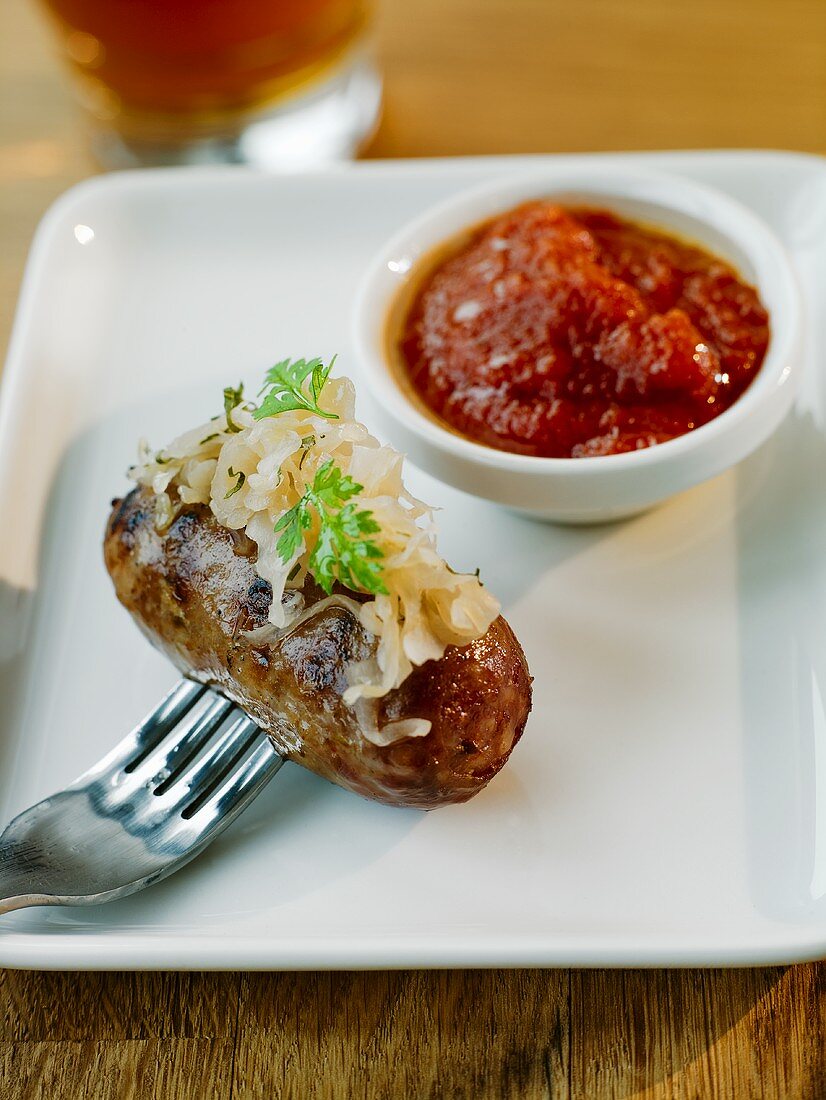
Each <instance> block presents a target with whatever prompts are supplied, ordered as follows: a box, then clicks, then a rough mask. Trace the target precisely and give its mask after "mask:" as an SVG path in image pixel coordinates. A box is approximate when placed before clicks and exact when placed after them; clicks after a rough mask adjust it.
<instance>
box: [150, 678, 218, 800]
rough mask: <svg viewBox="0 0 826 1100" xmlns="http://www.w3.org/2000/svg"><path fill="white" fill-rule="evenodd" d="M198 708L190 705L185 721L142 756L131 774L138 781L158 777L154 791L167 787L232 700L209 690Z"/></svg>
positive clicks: (209, 732)
mask: <svg viewBox="0 0 826 1100" xmlns="http://www.w3.org/2000/svg"><path fill="white" fill-rule="evenodd" d="M198 703H199V705H198V709H197V711H196V710H195V709H193V710H192V711H190V713H189V714H187V715H186V717H185V719H184V721H183V722H182V723H181V725H179V726H178V727H177V729H175V730H174V732H173V733H172V734H171V739H166V738H165V739H164V740H163V741H161V742H160V744H159V745H158V746H157V748H156V749H155V751H154V752H152V753H150V755H149V756H147V757H145V758H144V760H143V761H142V762H141V763H140V764H139V765H138V767H137V768H134V769H132V774H133V775H134V777H135V779H136V780H138V781H145V780H147V779H150V780H153V781H154V779H155V778H157V784H156V785H155V786H154V787H153V790H154V792H155V794H161V793H162V792H163V791H164V790H166V789H168V788H169V787H170V786H171V785H172V783H173V782H174V779H175V777H176V776H178V775H179V774H180V773H181V772H182V771H183V769H184V768H185V767H186V766H187V764H188V763H189V761H190V760H192V758H193V757H194V756H195V755H196V754H197V753H198V751H199V750H200V749H201V748H202V747H203V746H204V745H205V744H207V743H208V741H209V739H210V738H211V737H213V736H214V735H215V733H216V731H217V730H218V729H220V727H221V724H222V723H223V721H224V719H225V718H226V717H227V715H228V714H229V713H230V712H231V711H232V710H233V709H234V704H233V703H231V702H230V700H229V699H226V698H224V696H223V695H215V694H214V693H213V692H210V693H209V694H208V695H207V696H206V697H205V698H204V699H203V700H199V701H198Z"/></svg>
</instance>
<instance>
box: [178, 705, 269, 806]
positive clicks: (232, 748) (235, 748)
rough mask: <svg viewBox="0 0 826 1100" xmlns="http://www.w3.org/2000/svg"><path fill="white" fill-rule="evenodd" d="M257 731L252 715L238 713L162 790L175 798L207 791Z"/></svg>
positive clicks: (242, 752) (183, 797) (244, 748)
mask: <svg viewBox="0 0 826 1100" xmlns="http://www.w3.org/2000/svg"><path fill="white" fill-rule="evenodd" d="M257 732H258V726H257V725H256V724H255V722H254V721H253V720H252V718H249V717H248V716H247V715H246V714H243V713H242V712H238V714H237V716H236V717H234V718H233V720H232V722H231V723H230V724H229V725H228V726H227V727H226V728H225V729H224V730H223V731H222V733H221V735H220V737H218V738H216V740H215V741H214V742H213V743H212V744H211V745H210V746H209V748H208V749H207V750H206V752H204V753H203V755H201V756H199V757H198V758H197V759H196V760H195V761H194V763H193V764H192V766H191V767H190V768H189V769H188V770H186V771H184V772H183V773H182V774H181V775H180V776H179V778H178V779H177V781H176V782H175V783H174V784H170V785H169V787H167V788H166V790H165V793H169V794H173V793H177V795H178V798H179V799H181V800H184V799H185V800H187V801H191V800H192V799H197V798H199V797H200V796H203V795H207V794H209V792H210V791H211V790H212V789H213V788H214V786H215V784H216V783H217V782H220V780H221V779H222V777H223V776H224V774H225V773H226V771H227V770H228V769H229V768H231V767H232V765H233V762H234V761H235V760H236V759H237V758H239V757H241V756H242V755H243V754H244V752H245V751H246V749H247V746H248V744H249V742H250V741H251V740H252V738H253V737H254V736H255V735H256V733H257Z"/></svg>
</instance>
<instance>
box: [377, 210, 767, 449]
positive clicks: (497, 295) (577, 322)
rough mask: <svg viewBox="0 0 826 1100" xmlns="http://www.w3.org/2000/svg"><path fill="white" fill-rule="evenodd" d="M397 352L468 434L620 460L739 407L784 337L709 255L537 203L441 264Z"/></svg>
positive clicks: (508, 445)
mask: <svg viewBox="0 0 826 1100" xmlns="http://www.w3.org/2000/svg"><path fill="white" fill-rule="evenodd" d="M392 339H393V341H394V343H395V344H396V348H395V352H396V354H397V355H398V356H399V357H400V359H401V363H402V366H403V368H404V370H405V371H406V372H407V374H408V375H409V378H410V381H411V382H412V385H413V387H414V389H415V390H416V391H417V393H418V395H419V397H420V398H421V400H422V401H423V402H424V403H425V405H427V406H428V408H429V409H430V410H431V411H432V412H433V413H435V414H436V415H437V416H438V417H439V418H440V419H441V420H442V421H444V422H445V423H446V424H447V425H449V426H450V427H451V428H452V429H454V430H455V431H456V432H458V433H460V434H461V435H464V436H466V437H467V438H469V439H472V440H475V441H477V442H479V443H484V444H487V445H488V446H490V447H496V448H498V449H500V450H504V451H513V452H516V453H519V454H528V455H537V456H543V457H557V458H581V457H587V456H591V455H608V454H619V453H621V452H623V451H633V450H637V449H640V448H643V447H650V446H652V445H654V444H656V443H662V442H664V441H665V440H668V439H673V438H675V437H676V436H680V435H684V434H685V433H686V432H690V431H692V430H693V429H694V428H697V427H699V426H700V425H701V424H705V423H707V422H708V421H709V420H712V419H713V418H714V417H716V416H719V415H720V413H722V412H724V411H725V410H726V409H728V408H729V407H730V406H731V405H732V403H733V402H734V401H736V400H737V398H738V397H739V396H740V395H741V394H742V393H743V391H744V390H745V389H746V388H747V386H748V385H749V384H750V383H751V381H752V379H753V378H754V376H755V374H756V373H757V371H758V369H759V367H760V364H761V363H762V361H763V358H764V356H765V353H766V347H767V344H768V339H769V328H768V317H767V314H766V310H765V309H764V307H763V305H762V304H761V302H760V299H759V298H758V296H757V292H756V291H755V289H754V288H753V287H751V286H749V285H748V284H747V283H745V282H743V280H742V279H740V278H739V276H738V275H737V272H736V271H735V270H734V269H733V268H732V267H731V266H730V265H729V264H727V263H726V262H724V261H723V260H721V259H719V258H718V257H716V256H713V255H711V254H709V253H708V252H706V251H704V250H703V249H701V248H699V247H697V246H694V245H691V244H688V243H685V242H683V241H681V240H678V239H676V238H674V237H671V236H667V235H665V234H664V233H661V232H657V231H655V230H653V229H648V228H644V227H642V226H639V225H635V224H634V223H632V222H629V221H624V220H622V219H621V218H618V217H615V216H614V215H613V214H610V213H608V212H606V211H602V210H590V209H567V208H563V207H561V206H558V205H555V204H553V203H550V202H531V203H526V204H524V205H522V206H519V207H517V208H516V209H514V210H512V211H510V212H508V213H506V214H503V215H502V216H501V217H498V218H496V219H495V220H494V221H492V222H489V223H487V224H486V225H484V226H483V227H481V228H480V229H478V230H476V231H475V232H474V233H473V234H472V235H471V237H470V238H469V239H468V238H465V239H464V241H463V242H462V243H461V244H460V245H458V246H455V247H454V248H452V249H450V250H449V252H448V253H447V255H445V254H444V253H442V256H441V258H440V259H439V260H438V261H437V262H436V263H435V265H430V266H429V267H428V270H427V272H426V273H424V274H423V277H422V278H421V281H419V282H418V283H417V284H416V290H415V295H414V297H413V299H412V302H411V304H410V306H409V308H407V310H406V312H405V314H404V316H403V318H402V320H401V324H400V326H399V329H398V330H397V331H396V332H395V334H393V335H392Z"/></svg>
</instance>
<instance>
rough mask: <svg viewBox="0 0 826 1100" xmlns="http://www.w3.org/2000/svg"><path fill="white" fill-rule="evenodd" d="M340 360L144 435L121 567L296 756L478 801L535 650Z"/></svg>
mask: <svg viewBox="0 0 826 1100" xmlns="http://www.w3.org/2000/svg"><path fill="white" fill-rule="evenodd" d="M331 366H332V364H329V365H327V366H325V365H324V364H323V363H322V362H321V360H318V359H315V360H310V361H305V360H298V361H295V362H292V361H290V360H285V361H283V362H281V363H278V364H276V366H275V367H273V368H272V370H270V371H269V372H268V374H267V378H266V383H265V386H264V388H263V390H262V391H261V393H260V394H259V400H258V401H256V402H250V401H247V400H245V399H244V394H243V388H242V387H240V386H239V387H238V388H237V389H233V388H228V389H226V390H225V391H224V412H223V414H222V415H220V416H217V417H215V418H213V420H212V421H210V422H208V423H207V424H205V425H202V426H200V427H198V428H195V429H194V430H192V431H188V432H186V433H184V434H183V435H181V436H179V437H178V438H177V439H176V440H174V441H173V442H172V443H171V444H170V445H169V446H168V447H165V448H163V449H162V450H161V451H158V452H153V451H151V450H150V449H149V448H148V446H147V445H146V444H142V445H141V454H140V462H139V464H138V465H137V466H135V467H133V468H132V470H131V471H130V474H131V476H132V478H133V479H134V480H135V481H136V482H137V487H136V488H135V489H133V490H132V492H131V493H129V494H128V496H126V497H125V498H124V499H122V500H116V501H114V502H113V507H112V512H111V515H110V518H109V522H108V526H107V530H106V537H105V543H104V554H105V559H106V565H107V568H108V570H109V573H110V575H111V577H112V580H113V582H114V585H115V591H116V593H117V596H118V598H119V599H120V601H121V603H122V604H123V605H124V606H125V607H126V608H127V609H128V610H129V611H130V612H131V613H132V615H133V616H134V618H135V619H136V620H137V622H138V624H139V625H140V626H141V628H142V629H143V631H144V633H145V634H146V635H147V636H148V637H149V638H150V640H151V641H152V642H153V643H154V644H155V645H157V646H158V647H159V648H160V649H161V650H163V651H164V652H165V653H166V654H167V655H168V656H169V657H170V658H171V660H172V661H173V662H174V664H175V665H176V666H177V667H178V668H179V669H180V670H181V671H182V672H183V673H185V674H186V675H188V676H190V677H192V678H194V679H197V680H199V681H201V682H203V683H209V684H212V685H214V686H216V687H217V688H219V689H220V690H222V691H223V692H224V693H225V694H226V695H227V696H229V697H230V698H231V699H233V700H235V701H236V702H237V703H238V704H239V705H240V706H242V707H243V708H244V710H246V711H247V712H248V713H249V714H250V715H252V716H253V717H254V718H255V719H256V721H257V722H258V723H259V724H260V725H261V726H262V728H264V729H266V730H267V732H268V733H269V735H270V737H271V738H272V740H273V743H274V745H275V747H276V748H277V749H278V751H279V752H281V753H283V754H284V755H285V756H287V757H289V758H290V759H292V760H295V761H296V762H297V763H300V764H303V765H304V766H306V767H308V768H310V769H311V770H313V771H315V772H317V773H318V774H320V775H323V776H326V777H327V778H328V779H331V780H333V781H334V782H336V783H338V784H340V785H341V786H343V787H347V788H349V789H350V790H353V791H356V792H357V793H359V794H362V795H365V796H367V797H369V798H374V799H378V800H379V801H382V802H386V803H389V804H392V805H404V806H417V807H421V808H432V807H435V806H439V805H442V804H444V803H450V802H463V801H465V800H466V799H468V798H470V797H471V796H472V795H474V794H475V793H476V792H477V791H479V790H481V789H482V787H484V786H485V785H486V784H487V782H488V781H489V780H490V779H491V778H492V777H493V776H494V775H495V774H496V773H497V772H498V771H499V769H500V768H501V767H502V765H503V764H504V763H505V762H506V760H507V759H508V756H509V755H510V752H511V750H512V749H513V746H514V745H515V744H516V742H517V741H518V739H519V737H520V736H521V734H522V730H523V729H524V726H525V722H526V720H527V717H528V712H529V710H530V705H531V686H530V685H531V678H530V675H529V673H528V667H527V663H526V661H525V656H524V654H523V652H522V649H521V647H520V645H519V643H518V641H517V640H516V637H515V636H514V634H513V632H512V631H511V629H510V627H509V626H508V624H507V623H506V622H505V620H504V619H503V618H502V617H501V616H500V615H499V604H498V602H497V601H496V599H495V598H494V596H493V595H492V594H491V593H490V592H489V591H488V590H487V588H485V587H484V585H483V584H482V582H481V580H480V579H479V577H478V575H476V574H463V573H456V572H454V571H453V570H452V569H451V568H450V567H449V566H448V565H447V564H446V562H445V561H444V560H443V559H442V558H441V557H440V555H439V553H438V551H437V549H436V537H435V528H434V523H433V513H432V511H431V509H430V508H428V507H427V506H426V505H425V504H423V503H422V502H421V501H419V500H416V499H415V498H414V497H413V496H411V495H410V494H409V493H408V492H407V490H406V489H405V486H404V482H403V479H402V465H403V456H402V455H401V454H399V453H398V452H397V451H395V450H393V449H392V448H391V447H389V446H383V445H381V444H380V443H379V442H378V440H376V439H375V438H374V437H373V436H371V435H370V433H369V432H368V431H367V429H366V428H365V427H364V425H363V424H360V423H359V422H358V421H356V420H355V419H354V390H353V385H352V383H351V382H350V381H349V379H347V378H343V377H339V378H331V377H330V367H331Z"/></svg>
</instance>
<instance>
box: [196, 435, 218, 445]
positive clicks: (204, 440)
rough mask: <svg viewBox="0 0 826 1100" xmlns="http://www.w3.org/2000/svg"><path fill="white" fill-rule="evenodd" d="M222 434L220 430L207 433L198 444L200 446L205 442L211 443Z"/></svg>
mask: <svg viewBox="0 0 826 1100" xmlns="http://www.w3.org/2000/svg"><path fill="white" fill-rule="evenodd" d="M220 434H221V433H220V432H213V433H212V435H205V436H204V438H203V439H202V440H201V442H200V443H199V444H198V446H199V447H203V445H204V444H205V443H211V442H212V440H213V439H217V438H218V436H219V435H220Z"/></svg>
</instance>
